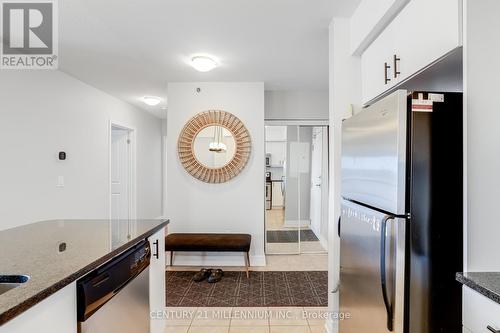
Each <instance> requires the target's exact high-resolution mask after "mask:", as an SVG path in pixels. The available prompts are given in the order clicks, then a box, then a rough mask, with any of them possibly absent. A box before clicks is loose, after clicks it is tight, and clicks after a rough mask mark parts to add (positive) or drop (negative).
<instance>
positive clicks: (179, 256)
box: [166, 252, 266, 267]
mask: <svg viewBox="0 0 500 333" xmlns="http://www.w3.org/2000/svg"><path fill="white" fill-rule="evenodd" d="M166 257H167V265H170V252H167V253H166ZM174 266H215V267H230V266H235V267H242V266H245V254H244V253H241V254H240V253H235V254H232V253H231V254H221V253H206V252H175V253H174ZM250 266H266V256H265V255H250Z"/></svg>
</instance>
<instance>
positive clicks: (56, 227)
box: [0, 220, 168, 333]
mask: <svg viewBox="0 0 500 333" xmlns="http://www.w3.org/2000/svg"><path fill="white" fill-rule="evenodd" d="M167 224H168V220H120V221H119V220H53V221H43V222H38V223H33V224H29V225H24V226H21V227H17V228H13V229H8V230H4V231H0V275H2V276H26V277H27V278H28V279H27V281H25V282H24V283H20V284H19V286H17V287H16V288H13V289H10V290H8V291H6V292H3V293H0V333H6V332H16V333H24V332H28V331H30V330H33V329H36V331H39V332H44V331H50V332H65V333H72V332H75V333H76V331H77V322H76V281H77V280H78V279H80V278H82V277H84V276H85V275H86V274H88V273H89V272H91V271H92V270H94V269H96V268H98V267H100V266H101V265H103V264H104V263H106V262H108V261H109V260H110V259H112V258H114V257H115V256H117V255H119V254H120V253H123V252H124V251H126V250H128V249H130V248H132V247H133V246H134V245H135V244H137V243H138V242H140V241H141V240H144V239H148V240H149V242H150V244H151V249H152V252H153V253H152V255H151V264H150V266H149V284H150V289H149V290H150V295H149V304H150V310H151V311H161V310H163V309H164V306H165V274H164V271H165V253H164V251H162V250H161V249H163V248H164V239H165V237H164V236H165V229H166V226H167ZM0 284H1V279H0ZM162 325H163V323H161V322H160V321H156V322H151V332H160V331H161V330H162V329H163V326H162Z"/></svg>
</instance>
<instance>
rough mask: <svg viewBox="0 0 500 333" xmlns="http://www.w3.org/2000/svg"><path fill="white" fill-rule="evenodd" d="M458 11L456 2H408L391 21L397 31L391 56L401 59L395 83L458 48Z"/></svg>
mask: <svg viewBox="0 0 500 333" xmlns="http://www.w3.org/2000/svg"><path fill="white" fill-rule="evenodd" d="M461 12H462V1H460V0H439V1H435V0H412V1H410V3H409V4H408V5H407V6H406V7H405V8H404V9H403V11H401V13H400V14H399V15H398V16H397V17H396V18H395V19H394V21H393V22H392V25H393V26H394V29H395V31H397V33H396V34H394V36H395V42H394V44H395V48H394V52H395V54H394V55H396V56H397V57H398V58H400V59H401V60H399V61H398V63H397V64H396V65H397V70H398V71H399V72H400V73H401V74H399V75H398V78H397V79H396V82H401V81H404V80H405V79H407V78H409V77H410V76H412V75H414V74H416V73H417V72H419V71H420V70H422V69H424V68H426V67H427V66H429V65H430V64H432V63H433V62H435V61H436V60H438V59H440V58H441V57H443V56H445V55H446V54H447V53H449V52H450V51H452V50H454V49H455V48H457V47H459V46H461V45H462V15H461ZM394 55H392V54H390V55H389V57H393V56H394ZM393 66H394V61H393ZM393 73H394V68H393Z"/></svg>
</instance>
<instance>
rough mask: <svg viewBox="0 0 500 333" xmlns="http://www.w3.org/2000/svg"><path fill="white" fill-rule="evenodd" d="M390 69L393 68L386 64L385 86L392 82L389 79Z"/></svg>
mask: <svg viewBox="0 0 500 333" xmlns="http://www.w3.org/2000/svg"><path fill="white" fill-rule="evenodd" d="M390 68H391V66H389V65H387V63H384V75H385V84H387V83H389V82H390V81H391V79H389V74H388V70H389V69H390Z"/></svg>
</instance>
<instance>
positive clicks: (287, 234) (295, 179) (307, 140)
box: [265, 125, 328, 254]
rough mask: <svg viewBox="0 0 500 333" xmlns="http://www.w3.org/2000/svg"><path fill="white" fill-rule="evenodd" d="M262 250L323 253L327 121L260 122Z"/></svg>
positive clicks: (268, 251)
mask: <svg viewBox="0 0 500 333" xmlns="http://www.w3.org/2000/svg"><path fill="white" fill-rule="evenodd" d="M265 161H266V179H265V188H266V207H265V208H266V212H265V216H266V223H265V228H266V230H265V234H266V253H267V254H301V253H325V252H326V251H327V239H328V127H327V126H303V125H288V126H277V125H272V126H266V158H265Z"/></svg>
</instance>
